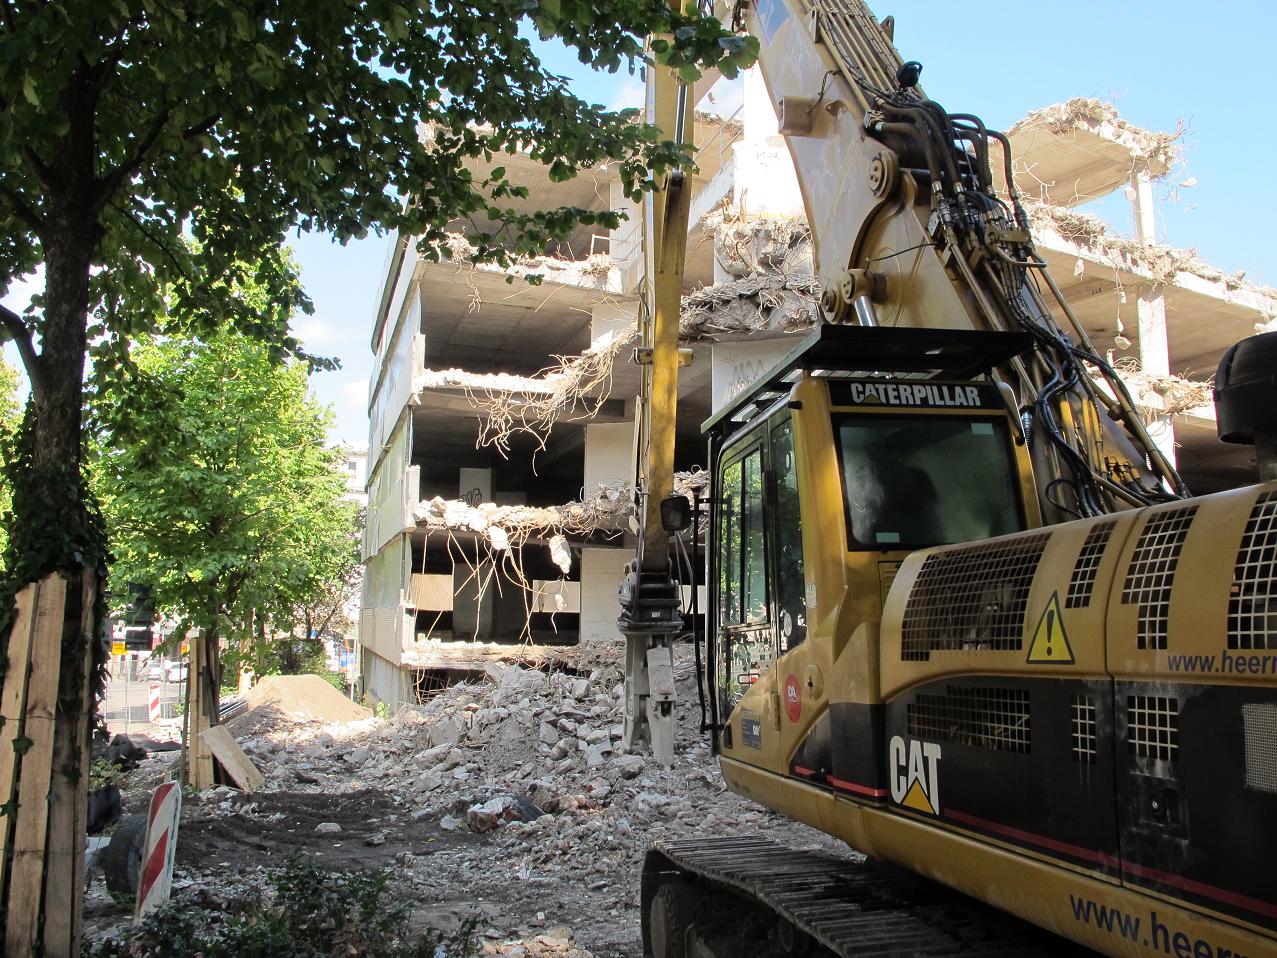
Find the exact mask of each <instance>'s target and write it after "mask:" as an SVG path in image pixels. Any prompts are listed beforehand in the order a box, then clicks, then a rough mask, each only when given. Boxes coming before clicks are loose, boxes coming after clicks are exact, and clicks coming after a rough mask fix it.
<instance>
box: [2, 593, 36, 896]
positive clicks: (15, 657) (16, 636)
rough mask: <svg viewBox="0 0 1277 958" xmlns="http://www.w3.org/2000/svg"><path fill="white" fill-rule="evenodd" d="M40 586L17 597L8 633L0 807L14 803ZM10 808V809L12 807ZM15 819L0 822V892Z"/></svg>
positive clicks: (9, 817) (10, 817)
mask: <svg viewBox="0 0 1277 958" xmlns="http://www.w3.org/2000/svg"><path fill="white" fill-rule="evenodd" d="M39 591H40V585H39V583H32V584H31V585H29V586H27V587H26V588H25V589H23V590H22V591H21V592H19V593H18V599H17V615H16V616H15V617H14V620H13V630H12V631H11V632H10V633H9V669H8V671H7V672H6V673H5V676H4V692H3V694H0V716H3V718H4V727H3V728H0V803H4V804H8V803H9V802H11V801H13V798H14V794H13V785H14V782H16V781H17V775H16V774H15V773H16V771H17V765H18V755H17V753H16V752H15V751H14V750H13V740H14V739H16V738H17V737H18V733H19V732H21V731H22V713H23V710H24V708H25V706H26V701H27V667H28V666H29V665H30V664H31V634H32V632H33V631H34V628H35V607H36V601H37V596H38V594H39ZM11 807H12V806H11ZM15 818H16V816H13V815H6V816H5V817H4V820H3V821H0V826H3V827H0V888H2V887H4V872H5V862H6V861H7V860H8V857H9V856H8V852H9V842H10V841H11V840H12V839H11V836H10V833H11V832H12V831H13V829H12V825H13V822H14V820H15Z"/></svg>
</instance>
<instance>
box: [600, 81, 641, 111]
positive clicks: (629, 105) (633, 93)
mask: <svg viewBox="0 0 1277 958" xmlns="http://www.w3.org/2000/svg"><path fill="white" fill-rule="evenodd" d="M646 95H647V87H646V86H645V85H644V84H643V83H641V82H640V81H639V80H638V79H636V78H631V79H628V80H625V81H624V82H623V83H621V85H620V86H618V87H617V88H616V92H614V93H613V94H612V99H611V101H610V102H609V103H608V105H607V108H608V109H609V110H630V109H633V108H634V107H638V108H639V109H640V110H641V109H643V98H644V97H645V96H646Z"/></svg>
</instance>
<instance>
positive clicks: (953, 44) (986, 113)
mask: <svg viewBox="0 0 1277 958" xmlns="http://www.w3.org/2000/svg"><path fill="white" fill-rule="evenodd" d="M870 6H871V8H872V9H873V10H874V12H875V13H876V14H877V15H878V16H880V17H881V16H885V15H886V14H894V15H895V17H896V45H897V47H898V48H899V49H900V52H901V54H902V55H903V56H904V57H905V59H912V60H919V61H921V62H922V64H923V67H924V70H923V74H922V83H923V86H924V87H925V89H926V91H927V93H928V95H929V96H931V97H932V98H934V99H936V100H938V101H939V102H941V103H943V104H944V105H945V106H946V107H947V108H948V109H950V110H952V111H954V112H971V113H976V114H979V115H980V116H981V117H982V118H983V119H984V120H985V122H986V123H988V124H989V125H990V126H993V127H996V128H1002V129H1005V128H1006V127H1008V126H1010V125H1011V124H1012V123H1014V122H1015V121H1016V120H1017V119H1019V118H1021V117H1022V116H1024V115H1025V114H1026V113H1028V112H1030V111H1031V110H1035V109H1038V108H1040V107H1043V106H1046V105H1048V104H1051V103H1056V102H1059V101H1061V100H1066V99H1069V98H1071V97H1075V96H1090V97H1098V98H1100V99H1104V100H1109V101H1111V102H1113V103H1114V104H1115V105H1116V107H1117V109H1118V110H1119V112H1120V113H1121V115H1122V116H1123V117H1124V118H1125V119H1127V120H1128V121H1130V122H1131V123H1134V124H1136V125H1138V126H1142V127H1146V128H1148V129H1153V130H1163V131H1173V130H1175V129H1176V127H1177V124H1178V123H1179V122H1180V121H1183V123H1184V124H1185V126H1186V132H1185V135H1184V137H1183V139H1182V141H1181V142H1182V144H1183V147H1184V160H1185V168H1184V169H1183V170H1182V171H1180V172H1179V174H1178V175H1177V176H1175V177H1174V178H1173V179H1172V180H1171V181H1169V182H1164V183H1163V184H1162V186H1161V187H1160V188H1159V194H1160V201H1161V202H1160V208H1159V217H1158V235H1159V239H1161V240H1162V241H1164V242H1169V243H1171V244H1173V245H1176V246H1183V247H1195V248H1197V250H1198V252H1199V254H1200V255H1201V256H1202V258H1204V259H1205V260H1207V261H1208V262H1210V263H1212V264H1213V265H1215V266H1218V267H1220V268H1222V269H1223V270H1225V271H1226V272H1232V271H1235V270H1244V271H1245V272H1246V275H1247V278H1248V279H1250V280H1252V281H1255V282H1261V283H1270V284H1277V266H1275V265H1274V262H1273V251H1274V248H1275V244H1274V241H1273V240H1272V238H1271V236H1272V224H1273V223H1275V222H1277V190H1274V188H1273V185H1272V181H1271V178H1272V167H1273V161H1274V158H1277V131H1275V129H1274V124H1273V123H1272V121H1271V118H1270V116H1271V112H1272V103H1273V102H1274V100H1275V99H1277V71H1275V70H1274V69H1273V60H1274V53H1273V50H1272V40H1273V37H1274V36H1275V35H1277V12H1274V9H1275V8H1273V7H1270V6H1269V5H1267V4H1261V3H1257V2H1240V3H1232V4H1228V5H1221V6H1220V7H1218V8H1212V7H1206V6H1203V5H1200V4H1193V5H1191V6H1190V5H1189V4H1187V3H1177V2H1171V3H1165V2H1163V3H1157V4H1154V3H1149V2H1144V0H1132V2H1127V3H1114V2H1107V3H1099V2H1093V0H1075V2H1072V3H1067V4H1052V5H1047V6H1041V5H1039V6H1037V7H1034V6H1032V5H1028V6H1026V5H1021V4H1015V5H1012V4H1007V3H986V4H978V5H971V4H967V5H960V4H939V3H935V2H934V0H932V2H927V0H893V2H891V3H890V4H888V3H885V2H881V0H870ZM977 9H978V11H979V14H978V15H975V14H973V13H972V11H973V10H977ZM547 60H548V62H549V64H550V67H551V69H553V70H555V71H556V72H559V73H563V74H564V75H567V76H570V77H572V78H573V80H574V82H576V84H577V86H578V88H579V89H580V90H583V91H588V93H586V94H585V95H587V96H588V97H589V99H591V100H597V101H600V102H602V103H604V104H605V105H608V106H612V107H615V108H619V107H623V106H637V105H639V103H640V101H641V99H642V87H641V86H640V84H639V83H638V81H637V78H636V77H631V76H629V75H627V74H625V73H620V74H617V75H615V76H608V75H602V76H590V75H588V73H587V71H585V70H584V69H583V68H582V67H581V66H580V64H578V63H576V62H575V60H574V59H573V57H572V55H570V54H568V53H567V52H566V51H563V50H561V49H555V48H553V47H552V46H547ZM1190 176H1191V177H1194V178H1195V179H1196V181H1197V184H1196V186H1194V187H1192V188H1191V189H1177V190H1174V191H1173V192H1171V191H1170V190H1169V188H1170V187H1173V186H1175V184H1177V183H1179V182H1182V181H1183V180H1184V179H1187V178H1188V177H1190ZM1102 209H1103V212H1104V213H1105V214H1106V216H1108V218H1109V219H1110V222H1111V223H1112V225H1113V226H1114V227H1115V228H1116V229H1117V230H1118V231H1119V232H1122V233H1124V234H1128V235H1129V234H1130V233H1132V232H1133V227H1132V224H1131V223H1130V221H1129V215H1128V214H1127V213H1126V212H1125V210H1124V209H1123V204H1121V203H1116V204H1115V203H1110V204H1105V205H1104V206H1103V207H1102ZM292 243H293V246H294V248H295V250H296V252H297V257H298V260H299V262H300V264H301V268H302V280H303V282H304V283H305V285H306V288H307V291H308V292H309V294H310V296H311V299H312V300H313V301H314V303H315V306H316V312H315V315H314V316H312V317H302V318H300V319H299V320H298V322H297V323H296V325H295V329H296V332H297V333H298V334H299V335H300V337H301V338H302V339H303V340H304V341H305V342H306V344H307V345H308V346H309V348H310V349H311V350H312V351H314V352H317V353H320V354H322V355H326V356H333V357H336V358H338V359H340V361H341V364H342V368H341V369H340V370H338V371H336V372H329V373H323V374H319V375H317V376H316V377H315V380H314V388H315V391H316V393H317V395H318V396H319V397H320V398H321V399H322V400H323V401H324V402H326V403H330V404H331V405H332V406H333V409H334V413H335V421H334V429H333V437H334V439H341V440H346V441H350V442H355V443H360V444H362V443H365V442H367V429H368V427H367V418H366V413H365V408H366V399H367V388H368V376H369V375H370V372H371V368H372V356H371V352H370V347H369V336H370V334H371V324H372V316H373V308H374V305H373V299H374V297H375V295H376V291H377V288H378V284H379V282H380V278H381V277H380V273H381V268H382V264H383V262H384V258H385V248H386V241H385V239H384V238H380V237H370V238H368V239H365V240H362V241H358V242H353V243H350V244H348V245H347V246H345V247H342V246H338V245H336V244H334V243H332V242H330V241H329V240H328V238H327V237H324V236H303V237H301V238H293V239H292ZM4 301H5V302H6V304H8V305H10V306H11V307H15V308H16V307H22V306H25V297H24V290H23V288H22V287H21V286H18V287H16V288H15V289H13V290H11V291H10V294H9V295H8V296H6V297H5V300H4ZM7 350H8V352H7V353H6V355H8V356H9V358H10V361H11V362H16V356H14V355H13V354H12V346H9V347H7Z"/></svg>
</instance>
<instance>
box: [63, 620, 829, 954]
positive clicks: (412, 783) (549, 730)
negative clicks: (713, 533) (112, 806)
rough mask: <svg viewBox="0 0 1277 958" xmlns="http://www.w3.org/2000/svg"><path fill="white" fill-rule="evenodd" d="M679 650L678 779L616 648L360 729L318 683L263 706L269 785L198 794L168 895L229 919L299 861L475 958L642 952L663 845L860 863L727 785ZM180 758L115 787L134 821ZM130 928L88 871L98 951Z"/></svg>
mask: <svg viewBox="0 0 1277 958" xmlns="http://www.w3.org/2000/svg"><path fill="white" fill-rule="evenodd" d="M676 651H677V654H676V656H675V675H676V680H677V684H678V693H679V701H678V706H677V716H676V721H677V729H678V731H677V738H676V747H677V756H676V759H675V762H674V765H673V767H672V768H670V769H664V768H661V767H659V766H657V765H656V764H654V763H653V762H652V760H651V759H650V758H645V757H643V756H640V755H627V754H623V753H622V752H621V747H620V738H621V730H622V697H621V691H622V689H621V678H622V675H621V668H620V664H619V663H620V662H621V659H622V648H621V645H620V643H619V642H618V643H616V644H597V643H596V644H591V645H589V646H586V647H581V648H578V649H559V650H553V651H552V652H546V651H545V650H537V652H536V654H534V655H525V654H522V653H521V652H520V650H519V649H511V650H509V652H508V653H507V654H506V656H505V658H504V659H500V660H495V661H494V660H492V659H491V658H489V660H488V661H487V663H486V664H485V665H484V668H483V670H482V671H480V672H476V673H473V674H472V675H471V676H470V678H469V679H468V680H467V681H465V682H462V683H459V684H454V685H451V686H449V687H447V688H445V689H443V690H441V691H439V692H438V693H436V694H434V695H432V696H431V697H430V698H429V699H428V700H427V701H425V702H424V703H423V704H421V705H414V706H407V707H404V708H402V709H400V710H399V711H398V712H397V713H396V714H394V715H390V716H385V717H377V716H372V715H369V716H368V717H366V718H355V719H353V720H352V719H351V714H357V713H352V712H351V711H350V709H351V705H350V703H349V702H343V701H342V700H341V698H340V694H339V693H337V692H336V690H333V689H331V687H328V689H329V691H331V692H332V696H331V697H328V696H326V695H325V694H324V693H323V692H322V690H318V689H316V688H314V687H309V688H307V690H306V694H304V695H288V694H284V693H283V692H282V691H281V690H280V689H279V688H278V687H277V688H275V689H274V690H273V691H272V693H271V694H270V695H265V694H263V695H259V696H256V697H253V696H250V707H249V708H248V710H247V711H245V712H244V713H242V714H240V715H239V716H237V717H236V718H235V719H233V720H232V721H231V722H230V723H228V727H229V728H230V730H231V731H232V733H233V734H234V736H235V738H236V739H237V741H238V742H239V744H240V745H241V746H242V747H243V748H244V750H245V752H246V753H247V754H248V756H249V757H250V758H251V759H252V760H253V761H254V763H255V764H256V765H257V766H258V767H259V768H260V769H261V770H262V772H263V773H264V775H265V778H266V786H265V788H264V789H262V790H261V791H258V792H256V793H253V794H244V793H242V792H239V791H236V790H234V789H231V788H226V787H219V788H215V789H211V790H209V791H207V792H205V793H203V794H202V795H198V796H190V797H188V798H187V799H186V801H185V803H184V805H183V814H182V824H181V829H180V833H179V837H178V851H177V864H176V870H175V877H174V883H173V894H174V897H175V898H178V899H183V898H188V899H193V900H197V901H200V902H201V903H202V904H203V906H204V907H208V905H209V903H210V902H213V903H215V905H216V906H217V907H223V906H224V907H225V908H227V909H233V908H234V907H235V901H236V900H237V899H238V900H244V899H251V898H254V897H259V896H260V895H261V894H262V889H263V887H264V886H265V885H266V878H267V876H268V875H269V872H270V870H271V869H273V868H276V867H278V866H279V865H280V864H281V863H282V862H283V861H284V860H285V859H286V858H287V857H288V856H290V855H298V856H304V857H306V858H308V859H310V860H311V861H313V862H315V863H317V864H320V865H322V866H323V867H326V868H333V869H390V870H391V871H392V874H393V876H394V877H393V886H394V888H395V889H396V893H397V894H399V895H402V896H404V897H405V898H406V899H407V900H409V901H411V902H412V903H413V908H414V923H415V924H417V925H419V927H421V928H425V927H427V926H432V927H438V928H444V929H450V928H453V927H457V926H459V925H460V924H461V923H462V922H464V921H466V920H467V919H472V920H473V921H474V922H475V923H476V935H477V938H478V940H479V942H480V952H479V953H480V954H487V955H493V954H502V955H529V956H537V955H540V956H547V958H551V956H553V958H557V956H574V958H588V956H595V958H638V956H640V955H641V954H642V947H641V942H640V931H639V877H640V870H641V866H642V861H643V857H644V854H645V851H646V848H647V847H648V845H649V844H650V843H651V842H653V841H655V840H658V839H681V838H692V837H695V836H699V835H705V836H708V835H729V834H760V835H765V836H767V837H769V838H772V839H774V840H776V841H780V842H784V843H786V844H789V845H792V846H794V847H798V848H823V849H825V850H830V851H834V852H836V853H838V854H845V855H848V856H851V855H852V854H853V853H852V852H850V851H849V850H848V849H846V847H845V846H843V845H841V844H840V843H838V842H835V841H833V840H832V839H830V838H828V837H827V836H824V835H822V834H821V833H819V832H816V831H814V830H812V829H809V828H807V827H805V826H803V825H799V824H796V823H794V822H791V821H789V820H787V819H785V818H783V817H781V816H778V815H774V814H772V813H770V812H768V811H767V810H765V809H763V808H762V807H760V806H758V805H755V804H753V803H752V802H749V801H747V800H745V799H743V798H740V797H738V796H736V795H734V794H733V793H731V792H729V791H727V790H726V788H725V787H724V784H723V781H722V778H721V776H720V775H719V772H718V768H717V763H716V762H715V760H714V758H713V757H712V755H711V754H710V749H709V744H708V740H707V738H706V736H704V735H702V734H701V733H700V731H699V725H700V707H699V704H698V701H697V692H696V682H695V669H694V665H693V661H692V655H691V650H690V648H688V647H686V646H681V647H679V648H678V649H677V650H676ZM533 666H535V667H533ZM176 762H177V757H176V753H167V754H159V755H156V756H154V757H152V758H148V759H147V760H146V761H144V762H143V763H142V765H141V766H140V767H139V768H138V769H136V770H135V771H134V772H132V773H131V774H130V775H129V777H128V778H127V779H126V780H125V781H124V782H123V783H122V787H123V790H124V792H125V805H126V808H127V810H141V809H142V808H143V807H144V805H145V802H146V800H147V796H148V795H149V793H150V790H151V789H152V788H154V786H155V785H156V784H158V783H159V782H160V781H163V780H164V779H165V778H168V777H171V776H173V775H174V774H175V770H176ZM129 917H130V914H129V912H128V911H127V910H126V908H125V907H124V906H123V905H121V904H118V903H116V902H115V901H114V900H113V899H112V898H111V897H110V896H109V895H107V894H106V892H105V889H104V887H103V883H102V879H101V877H100V876H99V877H97V878H95V880H94V883H93V885H92V886H91V888H90V891H89V899H88V903H87V929H86V931H87V934H88V937H89V938H90V940H100V939H101V938H103V937H105V936H107V935H110V934H113V933H114V932H116V931H118V930H119V929H121V928H122V927H123V926H124V925H125V924H126V923H127V921H128V919H129Z"/></svg>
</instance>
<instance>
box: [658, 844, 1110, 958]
mask: <svg viewBox="0 0 1277 958" xmlns="http://www.w3.org/2000/svg"><path fill="white" fill-rule="evenodd" d="M671 884H672V885H673V888H672V889H671V890H670V891H666V892H662V890H661V889H662V886H666V885H671ZM642 901H643V947H644V955H645V956H648V958H719V956H720V955H721V956H723V958H726V956H727V955H736V956H745V955H749V956H751V958H765V956H770V955H806V956H810V958H818V956H825V955H838V956H840V958H853V956H854V958H905V956H923V955H926V956H930V955H961V956H963V958H985V956H989V958H995V956H996V958H1018V956H1026V958H1027V956H1033V958H1042V956H1062V955H1077V954H1079V953H1080V952H1084V951H1085V950H1084V949H1082V948H1080V946H1078V945H1076V944H1074V943H1072V942H1065V941H1064V940H1063V939H1060V938H1057V937H1055V936H1053V935H1050V934H1048V933H1046V932H1044V931H1042V930H1040V929H1038V928H1035V927H1033V926H1031V925H1029V924H1027V923H1025V922H1021V921H1019V920H1018V919H1015V918H1013V917H1011V916H1008V915H1007V914H1005V913H1004V912H1000V911H997V910H995V909H993V908H991V907H989V906H987V905H983V904H981V903H979V902H977V901H975V900H974V899H971V898H968V897H966V896H964V895H961V894H958V893H957V892H954V891H953V890H951V889H948V888H945V887H944V886H942V885H939V884H937V883H935V882H931V881H928V880H926V879H924V878H920V877H918V876H917V875H914V874H912V873H909V872H906V871H904V870H902V869H898V868H894V867H891V866H888V865H885V864H882V863H879V862H871V861H853V860H849V859H845V858H837V857H835V856H833V855H828V854H825V853H821V852H816V851H798V850H795V849H792V848H787V847H785V846H784V845H780V844H778V843H776V842H774V841H771V840H770V839H767V838H762V837H759V836H739V837H730V838H713V839H697V840H690V841H681V842H658V843H656V844H655V845H653V846H652V848H651V849H650V850H649V851H648V855H647V860H646V862H645V863H644V866H643V892H642ZM654 906H655V908H654ZM674 911H677V912H678V913H679V914H678V916H677V917H675V916H674V915H672V912H674Z"/></svg>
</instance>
